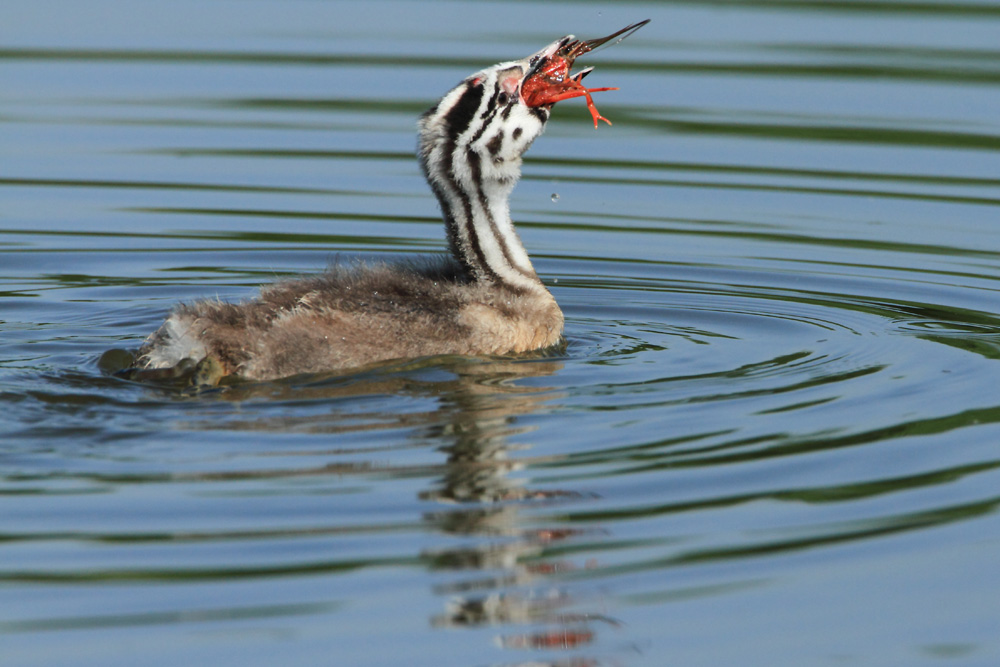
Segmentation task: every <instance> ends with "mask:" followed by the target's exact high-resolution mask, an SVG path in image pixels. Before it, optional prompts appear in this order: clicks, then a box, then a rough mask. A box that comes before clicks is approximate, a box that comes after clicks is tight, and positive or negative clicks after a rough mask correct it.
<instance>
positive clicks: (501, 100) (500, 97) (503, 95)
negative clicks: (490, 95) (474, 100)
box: [497, 90, 510, 106]
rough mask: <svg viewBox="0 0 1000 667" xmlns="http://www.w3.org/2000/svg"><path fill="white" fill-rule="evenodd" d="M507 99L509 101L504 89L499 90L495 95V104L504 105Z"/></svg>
mask: <svg viewBox="0 0 1000 667" xmlns="http://www.w3.org/2000/svg"><path fill="white" fill-rule="evenodd" d="M509 101H510V95H508V94H507V93H506V91H503V90H501V91H500V94H499V95H497V104H499V105H500V106H505V105H506V104H507V102H509Z"/></svg>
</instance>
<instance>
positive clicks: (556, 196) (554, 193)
mask: <svg viewBox="0 0 1000 667" xmlns="http://www.w3.org/2000/svg"><path fill="white" fill-rule="evenodd" d="M552 201H559V193H558V192H553V193H552Z"/></svg>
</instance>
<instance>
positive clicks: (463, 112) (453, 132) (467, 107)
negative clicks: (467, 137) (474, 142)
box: [444, 82, 484, 141]
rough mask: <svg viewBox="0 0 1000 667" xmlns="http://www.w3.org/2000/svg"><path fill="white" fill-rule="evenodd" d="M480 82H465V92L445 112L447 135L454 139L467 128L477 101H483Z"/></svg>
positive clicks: (477, 103) (473, 114)
mask: <svg viewBox="0 0 1000 667" xmlns="http://www.w3.org/2000/svg"><path fill="white" fill-rule="evenodd" d="M483 92H484V90H483V85H482V83H476V84H473V83H472V82H469V83H467V84H465V92H464V93H462V96H461V97H459V98H458V101H457V102H455V105H454V106H453V107H452V108H451V109H449V110H448V113H447V114H445V117H444V122H445V124H446V125H447V126H448V136H449V137H451V138H452V140H453V141H454V140H455V139H457V138H458V136H459V135H460V134H462V133H463V132H465V131H466V130H467V129H468V128H469V124H470V123H472V118H473V117H474V116H475V115H476V109H478V108H479V103H480V102H482V101H483Z"/></svg>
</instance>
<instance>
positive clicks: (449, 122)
mask: <svg viewBox="0 0 1000 667" xmlns="http://www.w3.org/2000/svg"><path fill="white" fill-rule="evenodd" d="M527 69H528V63H527V62H521V61H517V62H512V63H504V64H502V65H497V66H495V67H492V68H490V69H488V70H484V71H483V72H480V73H478V74H475V75H473V76H471V77H469V78H468V79H466V80H465V81H463V82H462V83H461V84H459V85H458V86H457V87H456V88H455V89H454V90H452V91H451V92H449V93H448V94H447V95H445V97H444V98H443V99H442V100H441V101H440V102H439V103H438V105H437V106H435V107H434V108H432V109H431V110H429V111H428V112H427V113H426V114H424V115H423V117H422V118H421V119H420V149H419V155H420V164H421V167H422V168H423V171H424V175H425V176H426V177H427V181H428V183H430V186H431V188H432V189H433V190H434V194H435V195H436V196H437V198H438V201H439V202H440V204H441V210H442V213H443V215H444V220H445V225H446V227H447V230H448V242H449V244H450V246H451V251H452V253H453V254H454V255H455V257H456V258H457V259H458V261H459V262H460V263H461V264H462V266H463V267H464V268H465V271H466V272H467V274H468V276H469V278H470V279H472V280H475V281H486V282H491V283H494V284H497V285H498V286H503V287H506V288H508V289H510V290H512V291H514V292H518V293H525V292H539V291H541V292H545V291H546V290H545V287H544V285H542V282H541V280H539V278H538V275H537V274H536V273H535V269H534V267H533V266H532V265H531V260H530V259H529V258H528V253H527V252H526V251H525V249H524V245H523V244H522V243H521V239H520V238H519V237H518V235H517V231H516V230H515V229H514V223H513V222H512V221H511V218H510V207H509V198H510V194H511V191H512V190H513V189H514V186H515V185H516V183H517V181H518V179H519V178H520V176H521V156H522V155H523V153H524V152H525V151H526V150H527V149H528V147H529V146H530V145H531V142H532V141H534V139H535V138H536V137H537V136H538V135H540V134H541V133H542V130H543V129H544V127H545V123H546V121H547V120H548V117H549V110H548V108H529V107H527V106H526V105H525V104H524V103H523V102H522V101H521V99H520V93H519V86H520V83H521V80H522V78H523V76H524V73H525V72H526V71H527Z"/></svg>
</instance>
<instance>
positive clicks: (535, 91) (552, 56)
mask: <svg viewBox="0 0 1000 667" xmlns="http://www.w3.org/2000/svg"><path fill="white" fill-rule="evenodd" d="M647 23H649V19H646V20H645V21H640V22H638V23H633V24H632V25H630V26H627V27H625V28H622V29H621V30H619V31H618V32H615V33H612V34H610V35H608V36H607V37H600V38H598V39H588V40H583V41H581V40H578V39H576V38H575V37H574V36H573V35H567V36H566V37H563V38H562V39H560V40H556V41H555V42H553V43H551V44H549V45H548V46H547V47H545V48H544V49H542V50H541V51H539V52H538V53H536V54H535V55H533V56H531V58H529V59H528V61H529V63H530V64H531V66H530V68H529V69H528V73H527V75H525V77H524V79H523V80H522V82H521V99H522V100H523V101H524V104H525V105H527V106H529V107H543V106H551V105H553V104H555V103H556V102H561V101H562V100H568V99H572V98H574V97H586V98H587V108H588V109H589V110H590V115H591V116H593V118H594V127H597V121H598V120H603V121H604V122H605V123H607V124H608V125H610V124H611V121H609V120H608V119H607V118H605V117H604V116H602V115H601V114H600V113H598V111H597V107H595V106H594V100H593V98H592V97H591V96H590V94H591V93H597V92H601V91H605V90H618V89H617V88H584V86H583V84H582V83H581V81H583V77H585V76H587V75H588V74H590V72H591V71H593V69H594V68H593V67H588V68H586V69H584V70H581V71H579V72H577V73H576V74H573V75H571V74H570V73H569V70H570V67H572V66H573V62H574V61H575V60H576V59H577V58H579V57H580V56H582V55H583V54H585V53H589V52H590V51H593V50H594V49H596V48H598V47H599V46H603V45H604V44H607V43H608V42H610V41H611V40H613V39H615V38H617V41H615V42H613V43H614V44H617V43H618V42H620V41H622V40H623V39H625V38H626V37H628V36H629V35H631V34H632V33H633V32H635V31H636V30H638V29H639V28H641V27H642V26H644V25H646V24H647Z"/></svg>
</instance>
